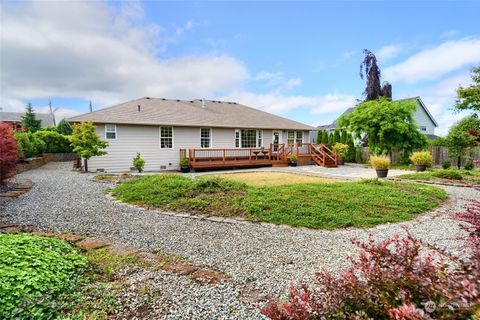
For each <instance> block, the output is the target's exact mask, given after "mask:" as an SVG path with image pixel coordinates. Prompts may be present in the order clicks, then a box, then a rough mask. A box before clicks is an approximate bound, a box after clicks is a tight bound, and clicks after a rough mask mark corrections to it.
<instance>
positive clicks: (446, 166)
mask: <svg viewBox="0 0 480 320" xmlns="http://www.w3.org/2000/svg"><path fill="white" fill-rule="evenodd" d="M451 166H452V161H450V160H447V161H443V162H442V168H443V169H449V168H450V167H451Z"/></svg>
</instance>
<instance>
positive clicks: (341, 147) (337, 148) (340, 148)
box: [332, 143, 348, 158]
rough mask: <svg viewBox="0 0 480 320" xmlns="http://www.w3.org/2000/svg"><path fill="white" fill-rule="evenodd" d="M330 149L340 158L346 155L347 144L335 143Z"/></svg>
mask: <svg viewBox="0 0 480 320" xmlns="http://www.w3.org/2000/svg"><path fill="white" fill-rule="evenodd" d="M332 150H333V152H335V153H336V154H337V156H339V157H340V158H345V156H346V155H347V152H348V145H346V144H343V143H335V145H334V146H333V148H332Z"/></svg>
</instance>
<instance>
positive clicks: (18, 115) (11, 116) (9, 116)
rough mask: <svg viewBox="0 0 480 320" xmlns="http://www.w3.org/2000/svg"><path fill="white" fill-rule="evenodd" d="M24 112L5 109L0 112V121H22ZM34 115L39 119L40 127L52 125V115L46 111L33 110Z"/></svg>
mask: <svg viewBox="0 0 480 320" xmlns="http://www.w3.org/2000/svg"><path fill="white" fill-rule="evenodd" d="M24 114H25V113H24V112H7V111H1V112H0V122H2V121H22V116H23V115H24ZM35 117H36V118H37V119H38V120H41V121H42V123H41V125H42V127H48V126H53V119H52V116H51V115H50V114H48V113H36V112H35Z"/></svg>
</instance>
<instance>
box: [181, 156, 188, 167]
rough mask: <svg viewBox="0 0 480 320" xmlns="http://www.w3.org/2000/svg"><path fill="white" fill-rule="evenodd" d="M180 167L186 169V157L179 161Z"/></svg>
mask: <svg viewBox="0 0 480 320" xmlns="http://www.w3.org/2000/svg"><path fill="white" fill-rule="evenodd" d="M180 167H188V159H187V157H186V156H182V158H181V159H180Z"/></svg>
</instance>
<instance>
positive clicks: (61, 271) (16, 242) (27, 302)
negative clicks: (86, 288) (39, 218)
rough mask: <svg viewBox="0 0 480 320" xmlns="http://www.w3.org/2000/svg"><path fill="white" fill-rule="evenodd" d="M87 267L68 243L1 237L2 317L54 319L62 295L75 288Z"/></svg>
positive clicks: (36, 238) (18, 236)
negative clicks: (59, 296)
mask: <svg viewBox="0 0 480 320" xmlns="http://www.w3.org/2000/svg"><path fill="white" fill-rule="evenodd" d="M86 265H87V259H86V258H85V257H83V256H81V255H79V254H78V253H77V251H76V250H75V249H74V248H72V246H70V245H69V244H68V243H66V242H65V241H62V240H59V239H53V238H44V237H38V236H32V235H29V234H0V283H1V286H0V318H1V319H50V318H54V317H55V316H56V315H57V312H58V310H57V307H58V305H57V301H58V299H57V298H58V295H60V294H64V293H67V292H68V291H71V290H73V289H74V288H75V286H76V284H77V283H78V280H79V277H80V275H81V274H82V271H83V270H84V268H85V267H86Z"/></svg>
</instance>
